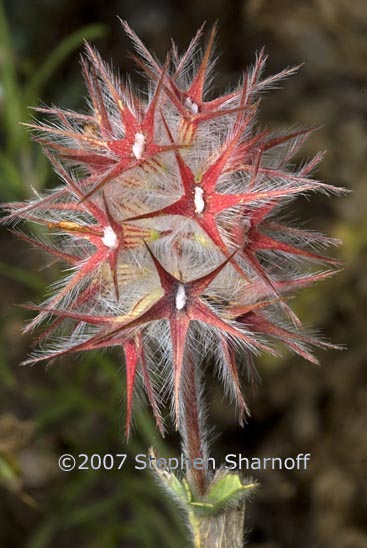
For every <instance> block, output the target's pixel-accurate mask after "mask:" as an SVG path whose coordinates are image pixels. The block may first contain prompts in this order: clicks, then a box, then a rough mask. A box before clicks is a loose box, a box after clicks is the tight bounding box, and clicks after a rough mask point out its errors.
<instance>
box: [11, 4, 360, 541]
mask: <svg viewBox="0 0 367 548" xmlns="http://www.w3.org/2000/svg"><path fill="white" fill-rule="evenodd" d="M1 5H2V4H1V2H0V6H1ZM117 14H118V15H120V17H122V18H123V19H127V20H128V22H129V23H130V25H131V26H132V27H133V28H134V30H135V31H136V32H137V33H138V34H139V35H140V37H141V38H142V39H143V41H144V42H145V43H146V44H147V45H148V46H149V47H150V48H152V49H153V50H154V51H155V52H156V53H157V55H158V56H159V57H161V58H163V57H164V54H165V52H166V49H167V48H168V47H169V44H170V42H169V40H170V38H171V37H174V38H175V40H176V41H177V43H178V45H179V46H180V48H181V49H183V48H184V47H185V46H187V45H188V43H189V40H190V38H191V37H192V35H193V34H194V32H195V31H196V30H197V28H198V27H199V26H200V25H201V23H202V22H203V21H204V20H206V21H208V23H209V24H211V23H213V22H214V21H215V20H216V19H218V21H219V37H218V46H217V51H218V52H220V53H221V55H220V58H219V60H218V66H217V70H218V76H217V79H216V85H217V86H218V88H219V89H224V88H228V86H229V85H231V84H235V82H236V80H237V79H238V78H239V77H240V75H241V71H242V70H243V68H244V67H246V66H247V65H248V64H250V63H252V62H253V60H254V54H255V52H256V50H258V49H259V48H260V47H262V46H265V48H266V51H267V53H268V54H269V62H268V73H273V72H277V71H278V70H281V69H282V68H284V67H285V66H288V65H293V64H300V63H305V64H304V66H303V67H302V69H301V71H300V73H299V74H298V75H297V76H295V77H293V78H292V79H291V80H289V81H287V82H286V83H285V84H284V86H283V89H282V90H275V91H272V92H270V93H268V94H267V95H266V96H265V97H264V99H263V101H262V118H261V122H262V123H263V124H265V125H266V126H268V127H270V128H272V129H278V128H279V129H281V128H284V127H289V126H292V125H305V126H314V125H315V126H319V125H321V126H322V127H321V129H320V130H319V131H318V132H317V133H315V134H314V135H313V136H312V137H311V138H310V139H309V141H308V143H307V144H306V146H304V147H303V152H302V156H300V157H299V160H300V161H301V160H302V159H304V158H308V157H310V156H311V155H312V154H314V153H316V152H317V151H318V150H324V149H327V151H328V153H327V156H326V159H325V160H324V162H323V163H322V165H321V168H320V169H319V172H318V176H319V177H320V178H322V179H323V180H324V181H326V182H330V183H332V184H336V185H341V186H346V187H348V188H350V189H352V190H353V193H352V194H351V195H348V196H347V197H345V198H341V199H336V198H335V199H331V200H328V199H326V198H325V197H319V196H314V197H312V198H311V199H310V200H309V201H307V200H304V199H303V200H299V201H297V202H296V203H295V204H293V206H292V207H293V209H294V211H293V212H292V214H293V217H294V218H299V219H301V220H302V221H307V226H308V227H310V228H315V229H320V230H323V231H324V232H326V233H327V234H329V235H330V236H333V237H338V238H342V239H343V240H344V246H343V247H342V248H339V249H337V250H335V255H336V256H338V257H340V258H341V259H342V260H343V262H344V265H345V268H344V270H343V272H341V273H339V274H338V275H337V276H336V277H335V278H333V279H332V280H328V281H325V282H323V283H321V284H318V285H316V286H315V287H314V288H311V289H308V290H305V291H303V292H302V293H301V294H300V296H299V297H298V298H297V299H296V302H295V308H296V310H297V312H299V314H300V316H301V318H303V319H304V320H305V323H306V324H308V325H312V326H315V327H317V328H318V329H319V330H321V331H322V332H323V333H324V334H325V335H326V336H327V338H328V339H329V340H331V341H332V342H337V343H341V344H343V345H345V346H346V348H347V349H346V350H345V351H343V352H331V351H330V352H320V353H319V354H318V357H319V359H320V361H321V367H315V366H312V365H310V364H308V363H306V362H304V361H302V360H301V359H296V358H294V357H292V356H290V355H287V356H285V357H284V359H277V360H275V359H270V358H263V359H262V360H260V361H259V363H258V365H259V370H260V373H261V376H262V380H263V383H262V385H261V386H259V387H258V390H257V393H256V394H252V393H251V391H250V390H249V392H248V398H249V404H250V408H251V409H252V417H251V419H249V421H248V423H247V425H246V426H245V428H244V429H241V428H239V427H237V426H236V424H235V421H234V417H233V413H232V411H231V409H230V407H229V406H228V405H227V404H226V402H224V401H223V400H222V392H221V387H220V386H219V385H218V384H217V383H216V381H214V380H213V379H211V377H210V376H209V375H208V385H207V386H208V390H207V399H208V405H209V411H210V413H209V419H210V422H211V423H212V424H213V425H215V431H216V432H217V433H218V436H217V438H216V439H215V441H214V443H213V447H212V451H213V454H214V456H215V457H216V458H217V459H218V460H219V459H220V458H223V457H224V455H225V454H228V453H236V452H241V453H246V454H247V455H248V456H280V457H281V456H283V457H287V456H296V455H297V454H298V453H311V455H312V457H311V464H310V466H309V469H308V470H307V471H305V472H304V471H263V472H259V473H256V474H255V473H254V474H253V475H254V476H256V477H257V478H258V479H259V481H260V483H261V488H260V489H259V491H258V493H257V495H256V496H255V497H254V499H253V501H252V502H251V503H250V504H249V505H248V510H247V517H246V526H247V529H248V536H247V538H248V546H249V547H250V548H252V547H255V546H256V547H257V548H295V547H297V548H365V547H366V546H367V536H366V520H365V516H366V515H367V507H366V506H367V505H366V485H365V476H364V475H363V466H364V465H365V464H366V451H367V443H366V441H367V440H366V437H367V434H366V415H367V413H366V403H367V390H366V368H365V365H366V333H367V325H366V312H365V308H364V306H365V304H366V303H365V302H363V301H364V299H365V298H366V269H367V264H366V247H367V227H366V203H367V187H366V183H367V180H366V179H367V169H366V167H367V166H366V145H367V135H366V133H367V132H366V103H367V41H366V36H367V34H366V33H367V10H366V5H365V2H364V1H362V0H354V1H353V0H313V1H305V0H304V1H302V0H293V1H292V0H273V1H266V0H225V1H224V0H211V2H209V3H208V5H207V3H206V2H204V0H195V1H192V0H187V1H186V2H182V1H178V0H172V1H171V2H170V1H169V0H157V1H154V2H152V1H149V0H143V1H139V0H137V1H133V0H126V1H124V2H123V1H118V0H114V1H110V2H99V1H98V0H88V2H87V1H83V0H74V1H71V0H64V1H63V2H59V1H57V0H39V1H38V2H36V3H35V2H27V0H16V1H13V2H10V1H8V2H5V3H4V5H2V9H1V21H0V71H1V72H0V78H1V80H0V119H1V127H0V145H1V150H0V183H1V187H0V199H1V200H2V201H6V200H16V199H20V198H22V199H23V198H25V197H27V196H29V184H30V183H32V184H33V185H34V187H35V188H41V187H43V186H48V187H50V186H52V185H53V184H55V182H56V178H55V176H54V175H52V173H51V171H50V170H49V168H48V167H47V163H46V162H44V161H43V159H42V158H41V157H40V155H39V151H38V150H37V149H36V148H34V147H33V145H31V144H30V143H29V137H28V135H27V134H26V132H25V131H24V129H23V128H21V127H20V126H18V125H17V124H16V122H15V121H16V120H17V121H22V120H23V121H24V120H25V119H26V118H27V117H28V116H29V113H28V112H27V110H26V106H28V105H30V104H37V103H38V104H39V103H40V102H41V101H42V102H46V103H51V102H54V103H55V104H57V105H61V106H64V107H68V108H75V109H78V108H81V107H82V106H83V95H84V90H83V87H82V80H81V76H80V67H79V51H80V49H81V47H82V46H81V38H82V36H83V35H88V36H89V37H90V38H91V40H92V41H94V42H95V43H96V45H97V46H98V48H99V49H100V51H101V53H102V55H103V56H104V58H106V59H113V62H114V64H115V66H118V67H119V68H120V70H121V72H125V71H129V72H132V71H133V66H132V63H131V62H129V61H128V60H127V59H126V56H125V54H126V51H127V49H130V46H129V44H128V41H127V39H126V38H125V36H123V34H122V31H121V28H120V25H119V23H118V20H117V18H116V17H115V16H116V15H117ZM95 24H98V25H97V26H96V25H95ZM86 25H89V27H88V29H84V30H83V29H82V28H84V27H85V26H86ZM90 25H92V27H91V26H90ZM103 25H104V26H103ZM79 29H82V30H81V31H80V32H79V34H78V31H79ZM73 33H74V34H73ZM75 33H76V34H75ZM88 33H89V34H88ZM70 36H74V37H75V38H74V42H73V40H71V42H70V40H69V42H70V43H69V42H68V41H67V40H68V37H69V38H70ZM65 40H66V41H65ZM55 48H59V49H58V51H59V54H58V55H59V56H58V55H57V52H56V54H55V53H52V52H54V51H55ZM47 63H48V64H47ZM40 69H43V72H42V70H41V71H40ZM39 72H41V74H39ZM35 75H36V77H35ZM138 80H139V78H138ZM32 86H33V87H32ZM0 246H1V248H0V276H1V277H0V281H1V285H0V292H1V296H0V306H1V319H0V322H1V323H0V343H1V349H0V350H1V355H0V379H1V380H0V548H21V547H22V548H23V547H26V548H46V547H52V548H64V547H67V546H70V545H72V544H74V543H75V544H76V543H78V545H79V546H82V547H87V548H94V547H95V548H97V547H98V548H102V547H103V548H105V547H106V548H109V547H111V548H112V547H121V548H125V547H126V548H128V547H140V546H142V547H145V546H147V547H152V548H154V547H156V546H157V547H158V546H159V547H168V548H169V547H180V546H186V545H187V543H186V541H185V540H184V538H185V537H184V528H183V526H182V519H181V517H180V516H179V512H178V511H176V510H175V509H174V508H172V504H171V503H170V502H167V500H166V498H165V496H164V495H163V494H162V493H161V492H160V490H159V489H158V487H157V486H156V485H155V484H154V482H152V481H151V479H150V477H149V476H148V475H145V474H143V473H137V472H134V471H132V470H130V469H129V466H128V467H127V468H126V469H124V470H123V471H120V472H115V473H113V472H106V471H104V472H103V471H101V472H96V471H89V472H88V471H84V472H83V471H81V472H75V473H69V474H67V473H61V472H59V471H58V468H57V459H58V457H59V456H60V455H61V454H62V453H71V454H74V455H77V454H78V453H87V454H92V453H102V454H103V453H119V452H120V453H121V452H126V451H128V452H129V454H130V455H133V454H135V453H136V452H144V451H145V450H146V447H148V446H149V445H151V444H154V445H155V446H156V447H158V449H159V451H160V452H161V454H167V455H171V456H172V455H174V454H175V453H176V452H177V451H178V445H177V439H176V438H175V436H173V435H171V436H168V439H166V440H165V442H164V443H162V442H161V441H160V439H159V437H158V436H157V434H156V433H155V430H154V426H153V424H152V420H151V417H150V416H149V414H147V413H145V412H144V411H143V410H142V411H138V413H137V428H136V432H135V435H134V438H133V441H132V442H131V443H130V444H129V447H128V448H126V445H125V442H124V440H123V434H122V430H123V429H122V424H123V420H122V416H121V415H122V411H121V409H122V405H123V404H122V401H121V400H122V398H123V393H124V380H123V377H124V375H123V370H122V369H121V366H120V365H119V362H118V359H119V357H118V356H113V355H111V356H91V357H88V358H87V359H84V360H75V361H72V360H68V361H67V362H64V363H63V364H62V366H56V367H53V368H51V369H49V370H48V371H46V370H45V369H44V368H43V367H41V366H39V367H35V368H20V367H18V364H19V363H20V362H21V361H22V359H24V357H25V355H26V354H27V351H28V348H29V345H30V343H31V339H30V338H29V337H23V336H22V335H21V334H20V331H21V325H22V322H23V321H24V319H25V317H26V316H27V314H25V313H24V312H23V311H21V310H20V309H19V308H16V307H15V306H14V304H16V303H22V302H25V301H27V300H31V299H32V300H38V301H39V300H40V298H41V296H42V294H43V293H44V290H45V289H44V288H45V284H49V283H51V282H52V281H53V280H55V279H56V278H57V267H56V266H53V267H51V268H49V269H46V270H43V269H42V266H44V264H45V260H44V258H43V257H42V256H40V255H38V254H35V253H34V251H33V250H31V249H30V248H29V247H28V246H27V245H23V244H22V243H21V242H20V241H19V240H18V241H16V240H15V239H14V238H13V237H11V236H10V235H9V234H8V233H7V231H6V230H5V229H2V231H1V238H0Z"/></svg>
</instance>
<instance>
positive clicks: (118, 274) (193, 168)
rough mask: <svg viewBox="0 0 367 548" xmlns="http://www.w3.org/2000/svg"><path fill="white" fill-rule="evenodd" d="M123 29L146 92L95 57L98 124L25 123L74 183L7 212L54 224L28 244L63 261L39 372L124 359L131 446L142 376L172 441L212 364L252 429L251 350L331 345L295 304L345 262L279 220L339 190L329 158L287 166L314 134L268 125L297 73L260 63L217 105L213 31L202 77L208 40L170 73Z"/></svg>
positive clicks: (91, 69) (65, 180)
mask: <svg viewBox="0 0 367 548" xmlns="http://www.w3.org/2000/svg"><path fill="white" fill-rule="evenodd" d="M123 26H124V28H125V30H126V31H127V33H128V34H129V35H130V37H131V38H132V39H133V42H134V44H135V48H136V50H137V53H138V57H135V58H136V60H137V63H138V65H139V66H140V67H142V68H143V69H144V72H145V74H146V76H147V79H148V88H147V92H146V93H145V94H142V93H137V92H134V91H133V89H132V87H131V85H130V84H129V83H128V82H124V81H122V80H120V79H119V78H117V77H116V76H114V75H113V72H112V70H111V69H110V67H108V66H107V65H106V63H105V62H104V61H103V60H102V59H101V58H100V56H99V55H98V53H97V52H96V51H95V50H94V49H93V48H91V47H90V46H89V45H87V47H86V58H85V59H83V60H82V68H83V74H84V78H85V82H86V87H87V91H88V94H89V111H88V113H87V114H78V113H74V112H72V111H69V110H62V109H59V108H56V107H52V108H49V109H45V108H42V109H36V110H38V111H39V112H41V113H42V114H46V115H48V116H49V117H50V118H51V121H50V122H40V123H35V124H28V125H30V127H31V128H32V129H33V130H34V132H35V139H36V140H37V141H39V142H40V143H41V145H42V146H43V148H44V150H45V153H46V154H47V155H48V157H49V158H50V160H51V162H52V163H53V165H54V168H55V171H56V172H57V173H58V175H59V176H60V179H61V185H60V186H59V187H58V188H56V189H55V190H54V191H52V192H51V193H49V194H47V195H44V196H43V197H37V199H35V200H32V201H30V202H28V203H23V204H19V203H17V204H10V205H8V206H7V207H8V210H9V214H8V217H7V219H8V220H17V219H25V220H27V221H30V222H32V223H37V224H39V225H42V226H43V227H45V230H47V231H48V233H49V238H48V240H47V241H45V240H40V239H35V238H31V237H29V236H27V235H25V234H21V233H18V234H19V235H20V236H21V237H22V238H23V239H25V240H27V241H30V242H32V243H33V244H34V245H36V246H38V247H39V248H40V249H42V250H44V251H46V252H48V253H50V254H52V255H53V256H54V257H56V259H59V260H60V261H62V262H64V263H66V267H67V275H66V276H65V277H64V278H63V280H62V281H61V282H60V283H59V284H58V286H57V287H56V292H55V294H54V295H53V296H51V297H50V298H49V299H48V300H46V301H45V302H44V303H43V304H42V305H41V306H31V307H30V308H33V309H35V310H37V311H38V315H37V316H36V317H35V319H34V320H32V322H31V323H30V324H29V325H28V326H27V328H26V330H27V331H29V330H31V329H33V328H34V327H36V326H37V325H38V324H40V323H41V322H42V321H44V320H46V319H48V320H49V323H48V326H47V327H46V329H45V330H44V331H43V332H42V333H41V334H40V335H39V336H38V338H37V341H38V343H39V349H38V350H36V351H35V352H34V353H33V355H32V356H31V358H30V359H29V360H27V362H26V363H36V362H39V361H43V360H52V359H55V358H57V357H60V356H63V355H66V354H69V353H71V352H76V351H86V350H92V349H98V348H106V347H120V348H121V349H122V353H123V355H124V362H125V368H126V384H127V421H126V431H127V435H128V434H129V430H130V419H131V409H132V404H133V396H134V387H135V383H136V381H137V379H140V380H141V381H142V382H143V384H144V386H145V390H146V393H147V397H148V400H149V402H150V404H151V406H152V408H153V412H154V415H155V417H156V421H157V424H158V426H159V428H160V429H161V431H163V422H162V418H161V416H160V411H159V408H160V404H161V402H162V400H165V399H167V397H169V398H170V399H171V401H172V410H173V415H174V417H175V420H176V424H177V425H179V424H180V420H181V419H180V417H181V407H182V386H183V384H185V382H184V381H185V363H188V362H190V363H191V362H192V361H193V360H195V361H196V363H199V362H202V360H203V357H205V356H207V355H209V356H212V357H214V358H215V361H216V364H217V366H218V371H219V374H220V376H221V378H222V379H223V381H224V384H225V388H226V391H227V392H228V393H229V394H230V396H232V398H233V400H234V401H235V403H236V404H237V407H238V410H239V415H240V418H241V419H242V418H243V416H244V414H245V413H246V412H247V406H246V402H245V399H244V395H243V390H242V386H241V385H242V374H241V369H242V367H241V362H243V361H244V360H245V362H246V363H247V364H248V368H249V371H251V356H252V355H253V354H258V353H259V352H262V351H267V352H271V353H273V354H274V353H277V351H278V350H277V348H276V347H274V345H273V343H272V341H281V342H283V343H284V344H285V345H286V346H288V347H289V348H290V349H291V350H293V351H294V352H296V353H298V354H300V355H301V356H303V357H304V358H306V359H308V360H310V361H315V358H314V357H313V356H312V355H311V353H310V350H309V347H310V346H312V345H320V344H321V345H323V346H328V345H326V344H325V343H320V341H318V340H317V339H316V338H315V337H314V336H310V335H307V334H306V333H305V332H304V331H303V329H302V328H301V324H300V321H299V319H298V318H297V317H296V315H295V314H294V312H293V311H292V310H291V308H290V306H289V304H288V302H287V296H288V295H289V294H290V293H292V292H293V291H294V290H296V289H298V288H300V287H303V286H306V285H308V284H310V283H312V282H315V281H317V280H319V279H322V278H324V277H327V276H329V275H330V274H331V273H332V272H333V270H325V271H319V270H318V271H315V269H313V270H312V265H314V264H319V263H321V264H324V265H330V266H335V265H337V264H338V263H337V261H335V259H332V258H330V257H328V256H325V255H323V254H322V253H321V252H320V250H318V249H317V248H322V247H327V246H329V245H332V244H337V243H338V242H337V241H336V240H333V239H331V238H327V237H325V236H322V235H320V234H317V233H315V232H313V231H307V230H303V229H298V228H294V227H293V226H288V225H286V224H285V223H284V222H283V221H280V220H279V219H278V214H279V211H280V210H281V208H282V206H284V205H285V204H288V203H289V202H290V200H292V199H294V198H295V197H297V196H299V195H302V194H305V193H310V192H324V193H327V194H329V193H340V192H342V189H340V188H337V187H333V186H330V185H327V184H324V183H321V182H319V181H317V180H316V179H314V178H313V177H312V176H311V172H312V170H313V169H314V168H315V167H316V166H317V164H318V163H319V161H320V160H321V158H322V155H320V154H318V155H316V157H315V158H313V159H311V160H310V162H308V163H307V164H305V165H303V166H302V167H300V168H298V169H294V168H291V167H290V165H289V163H290V160H291V159H292V157H293V156H294V154H295V153H296V152H297V150H298V149H299V147H300V146H301V144H302V143H303V141H304V140H305V138H306V137H307V136H308V135H309V134H310V132H311V131H312V130H311V129H307V130H304V129H303V130H299V131H296V132H295V131H293V132H290V133H284V134H282V135H280V136H279V135H278V136H274V135H271V134H270V133H269V132H268V131H261V130H259V129H258V127H257V124H256V114H257V111H258V108H259V102H258V94H259V93H261V92H262V91H264V90H266V89H267V88H269V87H271V86H274V84H276V83H277V82H278V81H280V80H281V79H283V78H285V77H287V76H289V75H290V74H292V73H293V72H294V71H295V70H296V69H286V70H284V71H283V72H281V73H280V74H278V75H275V76H270V77H267V78H262V72H263V69H264V65H265V61H266V57H265V55H264V52H263V51H262V52H260V54H259V55H258V56H257V58H256V61H255V64H254V66H253V67H251V68H250V69H249V70H247V71H246V72H245V74H244V77H243V79H242V80H241V82H240V83H239V84H238V86H237V87H236V89H234V90H233V91H232V92H230V93H227V94H224V95H221V96H219V97H217V98H214V99H210V100H209V99H207V92H208V90H209V84H210V82H211V70H212V68H213V61H212V50H213V44H214V38H215V28H213V30H212V32H211V33H210V35H209V39H208V42H207V45H206V48H205V49H204V51H203V52H202V54H201V60H200V62H199V64H198V65H197V64H196V61H194V59H196V58H197V56H198V55H197V54H198V49H199V43H200V38H201V35H202V30H203V29H200V30H199V32H198V33H197V35H196V36H195V38H194V39H193V41H192V42H191V44H190V46H189V48H188V50H187V51H186V52H185V53H184V54H183V55H179V54H178V51H177V48H176V46H175V45H174V44H173V46H172V50H171V52H170V54H169V56H168V57H167V60H166V62H165V63H164V64H160V63H159V62H158V61H156V59H155V58H154V57H153V56H152V55H151V54H150V53H149V51H148V50H147V49H146V48H145V47H144V45H143V44H142V42H141V41H140V40H139V39H138V37H137V36H136V35H135V34H134V33H133V31H132V30H131V29H130V28H129V27H128V26H127V24H126V23H123ZM303 264H308V265H309V268H308V269H307V270H306V271H301V265H303Z"/></svg>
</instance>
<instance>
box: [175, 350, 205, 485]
mask: <svg viewBox="0 0 367 548" xmlns="http://www.w3.org/2000/svg"><path fill="white" fill-rule="evenodd" d="M183 407H184V413H183V421H182V429H181V430H182V437H183V441H184V444H183V446H184V451H185V453H186V457H187V458H188V459H189V462H190V467H189V468H188V472H187V479H188V482H189V484H190V486H191V488H192V489H193V491H194V492H195V493H197V494H198V495H204V494H205V491H206V488H207V486H208V480H209V478H208V473H207V469H206V463H207V451H206V442H205V431H204V428H203V424H202V420H203V407H202V397H201V391H200V386H199V379H198V371H197V367H196V365H195V363H194V360H192V359H188V360H187V363H186V386H185V389H184V405H183ZM195 459H201V461H200V462H202V463H203V465H202V466H198V465H195V462H196V463H197V462H198V461H195Z"/></svg>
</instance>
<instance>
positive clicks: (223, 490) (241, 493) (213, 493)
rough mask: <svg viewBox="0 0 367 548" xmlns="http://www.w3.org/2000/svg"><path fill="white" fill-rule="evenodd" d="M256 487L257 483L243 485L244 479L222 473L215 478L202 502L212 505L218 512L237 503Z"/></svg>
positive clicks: (236, 475)
mask: <svg viewBox="0 0 367 548" xmlns="http://www.w3.org/2000/svg"><path fill="white" fill-rule="evenodd" d="M255 487H256V484H255V483H248V484H246V483H245V484H244V483H242V479H241V477H240V476H239V475H238V474H232V473H229V472H224V473H223V472H220V473H219V474H218V475H217V477H216V478H214V481H213V482H212V484H211V486H210V487H209V491H208V493H207V494H206V496H205V497H204V499H203V501H202V502H205V503H207V504H209V505H212V507H213V510H218V509H220V508H222V507H223V506H226V505H231V504H235V503H237V502H238V501H239V500H241V499H243V498H244V497H245V496H247V495H248V494H249V493H250V491H251V490H253V489H254V488H255Z"/></svg>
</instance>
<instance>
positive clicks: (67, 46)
mask: <svg viewBox="0 0 367 548" xmlns="http://www.w3.org/2000/svg"><path fill="white" fill-rule="evenodd" d="M106 33H107V29H106V27H105V25H102V24H92V25H87V26H85V27H82V28H81V29H78V30H77V31H75V32H73V33H72V34H70V35H69V36H67V37H66V38H65V39H64V40H63V41H62V42H61V43H60V44H59V45H58V46H57V47H56V49H54V51H53V52H51V53H50V55H49V56H48V57H47V59H46V61H45V62H44V63H43V64H42V65H41V66H40V68H39V69H38V70H37V71H35V73H34V75H33V77H32V78H31V79H30V82H29V84H28V85H27V87H26V90H25V102H26V103H27V104H33V103H34V102H35V101H36V100H37V98H38V97H37V96H38V94H39V93H40V90H41V89H42V87H43V86H44V85H45V83H46V82H47V81H48V80H49V79H50V78H51V76H52V74H53V73H54V72H55V71H56V69H57V68H58V66H59V65H60V64H61V63H62V62H63V61H64V60H65V59H66V57H68V55H70V54H71V53H72V52H73V51H74V50H76V49H78V48H80V46H81V45H82V44H83V42H84V40H95V39H97V38H100V37H102V36H104V35H105V34H106Z"/></svg>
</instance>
